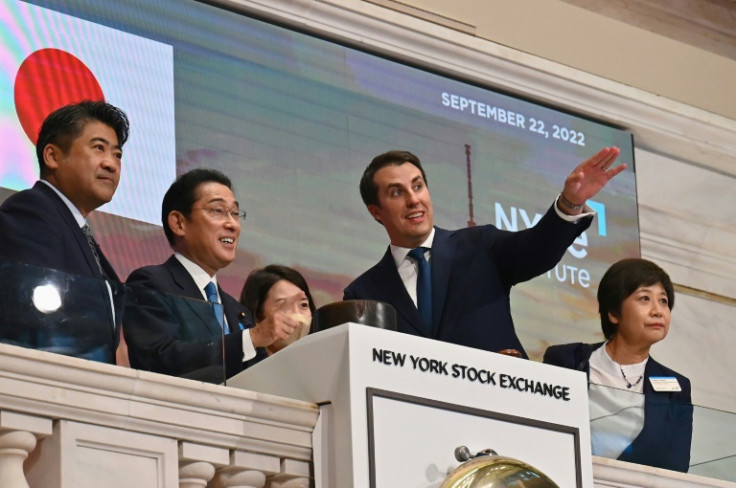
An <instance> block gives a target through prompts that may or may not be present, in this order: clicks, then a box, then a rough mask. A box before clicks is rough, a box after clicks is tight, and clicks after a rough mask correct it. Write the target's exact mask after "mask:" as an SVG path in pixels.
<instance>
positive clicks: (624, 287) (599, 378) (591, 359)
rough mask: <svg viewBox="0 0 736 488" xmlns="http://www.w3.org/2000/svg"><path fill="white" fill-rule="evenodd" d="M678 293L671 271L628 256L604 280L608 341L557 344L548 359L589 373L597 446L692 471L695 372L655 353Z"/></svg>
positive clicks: (601, 306) (601, 302)
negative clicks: (690, 376) (691, 375)
mask: <svg viewBox="0 0 736 488" xmlns="http://www.w3.org/2000/svg"><path fill="white" fill-rule="evenodd" d="M674 299H675V295H674V289H673V286H672V282H671V281H670V277H669V276H668V275H667V273H665V272H664V271H663V270H662V269H661V268H660V267H659V266H657V265H656V264H654V263H652V262H651V261H647V260H645V259H624V260H621V261H619V262H617V263H615V264H614V265H613V266H611V267H610V268H609V269H608V271H606V273H605V275H604V276H603V279H601V282H600V285H599V287H598V311H599V313H600V316H601V326H602V329H603V334H604V336H605V337H606V341H605V342H601V343H598V344H583V343H573V344H563V345H557V346H551V347H549V348H548V349H547V351H546V352H545V354H544V362H545V363H548V364H554V365H557V366H562V367H565V368H570V369H577V370H580V371H585V372H586V373H587V374H588V379H589V381H590V383H591V388H590V390H589V393H590V402H591V406H590V411H591V441H592V444H593V454H596V455H603V456H608V457H616V458H617V459H620V460H622V461H629V462H633V463H638V464H645V465H648V466H654V467H657V468H665V469H671V470H674V471H682V472H687V470H688V467H689V463H690V443H691V440H692V423H693V409H692V404H691V398H690V380H688V379H687V378H686V377H685V376H682V375H681V374H678V373H677V372H675V371H673V370H671V369H669V368H667V367H665V366H663V365H662V364H660V363H658V362H657V361H655V360H654V358H652V357H651V356H650V355H649V350H650V348H651V346H652V345H653V344H655V343H657V342H659V341H661V340H662V339H664V338H665V337H666V336H667V332H668V330H669V326H670V312H671V310H672V307H673V305H674ZM593 385H602V387H598V386H593ZM632 392H633V393H643V396H642V395H636V394H633V395H632V394H631V393H632Z"/></svg>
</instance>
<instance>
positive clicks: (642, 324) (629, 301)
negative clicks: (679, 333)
mask: <svg viewBox="0 0 736 488" xmlns="http://www.w3.org/2000/svg"><path fill="white" fill-rule="evenodd" d="M668 303H669V299H668V297H667V292H666V291H665V289H664V287H663V286H662V284H661V283H657V284H655V285H651V286H640V287H639V288H637V289H636V291H634V293H632V294H631V295H629V296H628V297H626V299H625V300H624V301H623V303H622V304H621V313H620V316H618V317H617V316H615V315H614V314H612V313H609V314H608V317H609V319H610V320H611V322H612V323H613V324H616V326H617V328H616V334H615V335H614V340H616V341H623V342H624V343H626V344H630V345H633V346H646V347H649V346H651V345H652V344H654V343H656V342H659V341H661V340H662V339H664V338H665V337H666V336H667V332H668V331H669V329H670V308H669V306H668Z"/></svg>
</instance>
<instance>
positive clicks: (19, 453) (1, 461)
mask: <svg viewBox="0 0 736 488" xmlns="http://www.w3.org/2000/svg"><path fill="white" fill-rule="evenodd" d="M35 447H36V436H35V435H33V434H31V433H30V432H25V431H20V430H5V431H0V486H2V487H3V488H28V481H26V475H25V473H23V461H25V459H26V458H27V457H28V453H30V452H31V451H33V449H35Z"/></svg>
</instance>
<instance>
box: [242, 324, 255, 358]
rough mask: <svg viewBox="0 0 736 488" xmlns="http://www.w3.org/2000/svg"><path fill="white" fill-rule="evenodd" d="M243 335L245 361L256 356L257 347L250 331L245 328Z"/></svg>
mask: <svg viewBox="0 0 736 488" xmlns="http://www.w3.org/2000/svg"><path fill="white" fill-rule="evenodd" d="M242 337H243V362H246V361H250V360H251V359H253V358H254V357H256V348H255V346H254V345H253V341H251V339H250V332H249V331H248V329H245V330H244V331H243V334H242Z"/></svg>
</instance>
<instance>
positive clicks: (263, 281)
mask: <svg viewBox="0 0 736 488" xmlns="http://www.w3.org/2000/svg"><path fill="white" fill-rule="evenodd" d="M281 280H286V281H288V282H290V283H291V284H293V285H294V286H296V287H298V288H299V289H300V290H302V291H303V292H304V293H305V294H306V295H307V300H308V301H309V310H311V311H312V316H314V314H315V312H316V310H317V308H316V307H315V305H314V300H313V299H312V294H311V293H310V292H309V286H307V280H305V279H304V276H302V275H301V273H299V271H297V270H295V269H294V268H290V267H288V266H281V265H279V264H269V265H268V266H266V267H265V268H261V269H255V270H253V271H251V272H250V274H249V275H248V278H246V280H245V284H244V285H243V290H242V291H241V292H240V303H242V304H243V305H245V308H247V309H248V310H250V311H251V312H253V315H255V317H256V320H258V321H261V320H263V303H264V302H265V301H266V297H267V296H268V292H269V291H270V290H271V287H273V285H275V284H276V283H277V282H278V281H281Z"/></svg>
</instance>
